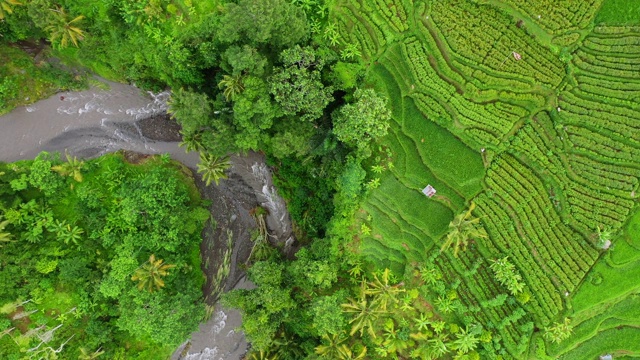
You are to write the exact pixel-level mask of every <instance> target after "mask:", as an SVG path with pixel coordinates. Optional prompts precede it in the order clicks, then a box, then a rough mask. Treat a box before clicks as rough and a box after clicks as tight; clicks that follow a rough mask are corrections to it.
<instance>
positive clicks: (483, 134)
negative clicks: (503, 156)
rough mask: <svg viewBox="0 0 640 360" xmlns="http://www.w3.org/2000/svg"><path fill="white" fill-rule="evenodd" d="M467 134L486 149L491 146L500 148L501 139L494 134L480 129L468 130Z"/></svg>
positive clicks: (465, 130) (466, 130)
mask: <svg viewBox="0 0 640 360" xmlns="http://www.w3.org/2000/svg"><path fill="white" fill-rule="evenodd" d="M464 132H465V133H466V134H469V136H470V137H471V138H472V139H473V140H475V141H476V142H477V143H478V144H481V145H483V146H484V147H489V146H490V145H491V146H493V147H494V148H495V147H498V146H500V138H498V137H496V136H495V135H494V134H492V133H490V132H488V131H486V130H483V129H478V128H467V129H464Z"/></svg>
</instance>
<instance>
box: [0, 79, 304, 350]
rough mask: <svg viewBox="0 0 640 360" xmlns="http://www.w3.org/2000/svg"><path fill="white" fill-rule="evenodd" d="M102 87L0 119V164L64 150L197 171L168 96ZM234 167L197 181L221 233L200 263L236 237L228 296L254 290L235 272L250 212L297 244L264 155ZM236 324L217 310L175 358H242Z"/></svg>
mask: <svg viewBox="0 0 640 360" xmlns="http://www.w3.org/2000/svg"><path fill="white" fill-rule="evenodd" d="M102 81H103V82H104V83H105V84H108V86H109V89H108V90H103V89H99V88H91V89H89V90H85V91H79V92H62V93H58V94H56V95H54V96H52V97H50V98H48V99H44V100H40V101H38V102H36V103H34V104H31V105H29V106H24V107H20V108H17V109H15V110H14V111H12V112H11V113H9V114H6V115H3V116H0V161H4V162H13V161H17V160H22V159H33V158H34V157H35V156H36V155H37V154H38V153H39V152H41V151H49V152H56V151H57V152H60V153H64V152H65V151H68V152H69V154H71V155H73V156H78V157H80V158H94V157H98V156H101V155H103V154H106V153H109V152H114V151H117V150H129V151H133V152H138V153H143V154H164V153H168V154H170V155H171V157H172V158H173V159H175V160H178V161H180V162H182V163H183V164H185V165H186V166H187V167H189V168H191V169H195V168H196V165H197V163H198V162H199V156H198V154H197V153H185V151H184V149H182V148H180V147H179V146H178V144H179V141H180V137H179V134H178V126H177V124H175V122H173V121H168V120H167V117H166V110H167V100H168V98H169V96H170V92H168V91H165V92H161V93H158V94H154V93H151V92H146V93H145V92H143V91H141V90H140V89H138V88H136V87H134V86H131V85H125V84H119V83H113V82H108V81H104V80H102ZM231 163H232V167H231V169H230V170H229V180H223V181H221V183H220V185H219V186H215V187H207V188H205V187H204V185H203V184H202V181H201V179H199V176H196V183H198V185H199V187H200V189H201V191H202V193H203V196H204V197H207V198H209V199H215V200H216V201H215V202H214V203H215V204H214V205H212V208H211V210H212V215H213V216H214V218H215V219H216V223H217V224H218V228H216V229H210V234H205V237H204V239H205V240H204V241H203V246H201V248H202V249H203V261H204V260H205V259H206V257H209V258H210V260H211V259H213V260H214V261H215V260H216V259H219V255H220V254H218V253H219V252H220V251H221V250H220V249H221V248H224V247H225V246H226V245H224V244H221V243H224V241H221V240H222V235H221V234H222V233H225V234H226V232H225V231H227V229H228V230H229V231H232V232H233V238H234V247H233V252H232V262H231V273H230V275H229V277H228V279H227V282H226V284H225V286H224V289H225V290H229V289H232V288H239V287H250V286H251V284H250V283H249V282H247V281H246V279H244V272H243V271H242V269H241V268H240V266H239V265H241V264H242V263H244V262H245V261H246V258H247V257H248V254H249V253H250V249H251V242H250V240H249V236H250V230H251V228H253V227H255V222H254V220H253V218H252V217H251V216H250V215H249V210H250V209H251V208H253V207H255V206H257V205H260V206H262V207H264V208H266V209H268V216H267V219H266V222H267V225H268V228H269V230H270V233H271V235H272V236H273V237H274V238H276V239H277V241H278V242H282V243H285V244H286V245H291V244H292V243H293V241H294V238H293V234H292V226H291V219H290V216H289V213H288V211H287V208H286V204H285V202H284V200H283V199H282V198H281V197H280V196H279V195H278V194H277V192H276V189H275V187H274V186H273V181H272V178H271V171H270V169H269V168H268V167H267V165H266V164H265V160H264V157H263V156H262V155H260V154H257V153H249V154H246V155H244V156H238V155H233V156H231ZM194 172H195V170H194ZM205 232H206V231H205ZM207 249H210V250H208V251H209V253H207ZM216 251H217V252H218V253H216ZM207 275H209V274H207ZM206 291H207V289H205V292H206ZM240 324H241V316H240V314H239V313H238V312H237V311H235V310H228V309H222V308H221V307H220V306H219V305H218V304H216V308H215V311H214V313H213V316H212V317H211V319H210V320H209V321H208V322H206V323H203V324H201V325H200V330H199V331H197V332H195V333H193V334H192V336H191V339H190V340H188V341H187V342H185V343H184V344H183V345H182V346H180V348H178V350H176V352H175V353H174V355H173V356H172V359H174V360H178V359H188V360H239V359H241V358H242V356H243V355H244V354H245V353H246V351H247V346H248V345H247V342H246V340H245V338H244V335H243V334H242V333H241V332H239V331H236V329H237V328H238V327H239V326H240Z"/></svg>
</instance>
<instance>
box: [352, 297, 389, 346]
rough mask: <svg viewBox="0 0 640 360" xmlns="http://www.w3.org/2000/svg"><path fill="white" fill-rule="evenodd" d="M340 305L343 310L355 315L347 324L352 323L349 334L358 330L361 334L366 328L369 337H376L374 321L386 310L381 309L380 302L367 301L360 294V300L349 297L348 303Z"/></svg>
mask: <svg viewBox="0 0 640 360" xmlns="http://www.w3.org/2000/svg"><path fill="white" fill-rule="evenodd" d="M341 306H342V308H343V311H344V312H347V313H353V314H355V317H354V318H353V319H351V321H349V324H353V325H352V327H351V332H350V333H349V335H351V336H353V334H355V333H356V332H358V331H360V336H362V334H363V332H364V330H365V329H366V330H367V333H369V335H371V337H373V338H375V337H376V333H375V331H374V329H375V327H374V323H375V321H376V320H377V319H378V317H379V316H380V315H381V314H383V313H385V312H386V311H385V310H381V306H380V303H377V302H368V301H367V298H366V296H362V297H361V299H360V300H354V299H350V301H349V303H348V304H342V305H341Z"/></svg>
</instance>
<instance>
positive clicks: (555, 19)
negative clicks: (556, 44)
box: [506, 0, 602, 34]
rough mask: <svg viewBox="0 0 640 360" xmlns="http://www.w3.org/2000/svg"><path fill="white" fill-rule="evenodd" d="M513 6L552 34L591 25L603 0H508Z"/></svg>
mask: <svg viewBox="0 0 640 360" xmlns="http://www.w3.org/2000/svg"><path fill="white" fill-rule="evenodd" d="M506 2H507V3H508V4H510V5H511V6H513V7H515V8H517V9H519V10H520V12H522V13H523V14H528V15H529V16H531V18H532V19H533V20H534V21H535V22H536V23H537V24H539V25H540V26H542V27H543V28H544V29H545V30H546V31H548V32H549V33H551V34H559V33H563V32H566V31H567V30H575V29H583V28H585V27H587V26H588V25H589V23H590V22H591V20H592V19H593V17H594V16H595V14H596V11H597V10H598V9H599V8H600V4H601V3H602V0H583V1H569V2H564V3H559V2H558V1H554V0H536V1H530V0H507V1H506Z"/></svg>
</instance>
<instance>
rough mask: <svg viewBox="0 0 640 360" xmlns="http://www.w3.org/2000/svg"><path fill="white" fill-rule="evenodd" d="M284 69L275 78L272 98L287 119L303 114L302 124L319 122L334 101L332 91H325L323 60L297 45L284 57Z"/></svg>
mask: <svg viewBox="0 0 640 360" xmlns="http://www.w3.org/2000/svg"><path fill="white" fill-rule="evenodd" d="M280 60H281V61H282V63H283V64H282V67H281V68H279V69H277V70H276V72H275V74H274V75H273V76H272V77H271V79H270V83H271V94H273V96H274V98H275V99H276V101H277V102H278V103H279V104H280V105H281V106H282V109H283V110H284V113H285V114H286V115H296V114H299V115H300V117H301V119H302V120H315V119H317V118H319V117H320V116H322V113H323V110H324V108H325V107H326V106H327V105H328V104H329V102H330V101H331V100H333V96H332V95H331V93H332V92H333V89H332V88H331V87H325V86H324V84H323V83H322V81H321V78H320V77H321V76H320V71H322V67H323V66H324V62H323V61H322V59H319V58H317V57H316V54H315V51H314V50H313V48H311V47H305V48H302V47H300V46H298V45H296V46H295V47H293V48H290V49H286V50H284V51H283V52H282V53H281V54H280Z"/></svg>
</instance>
